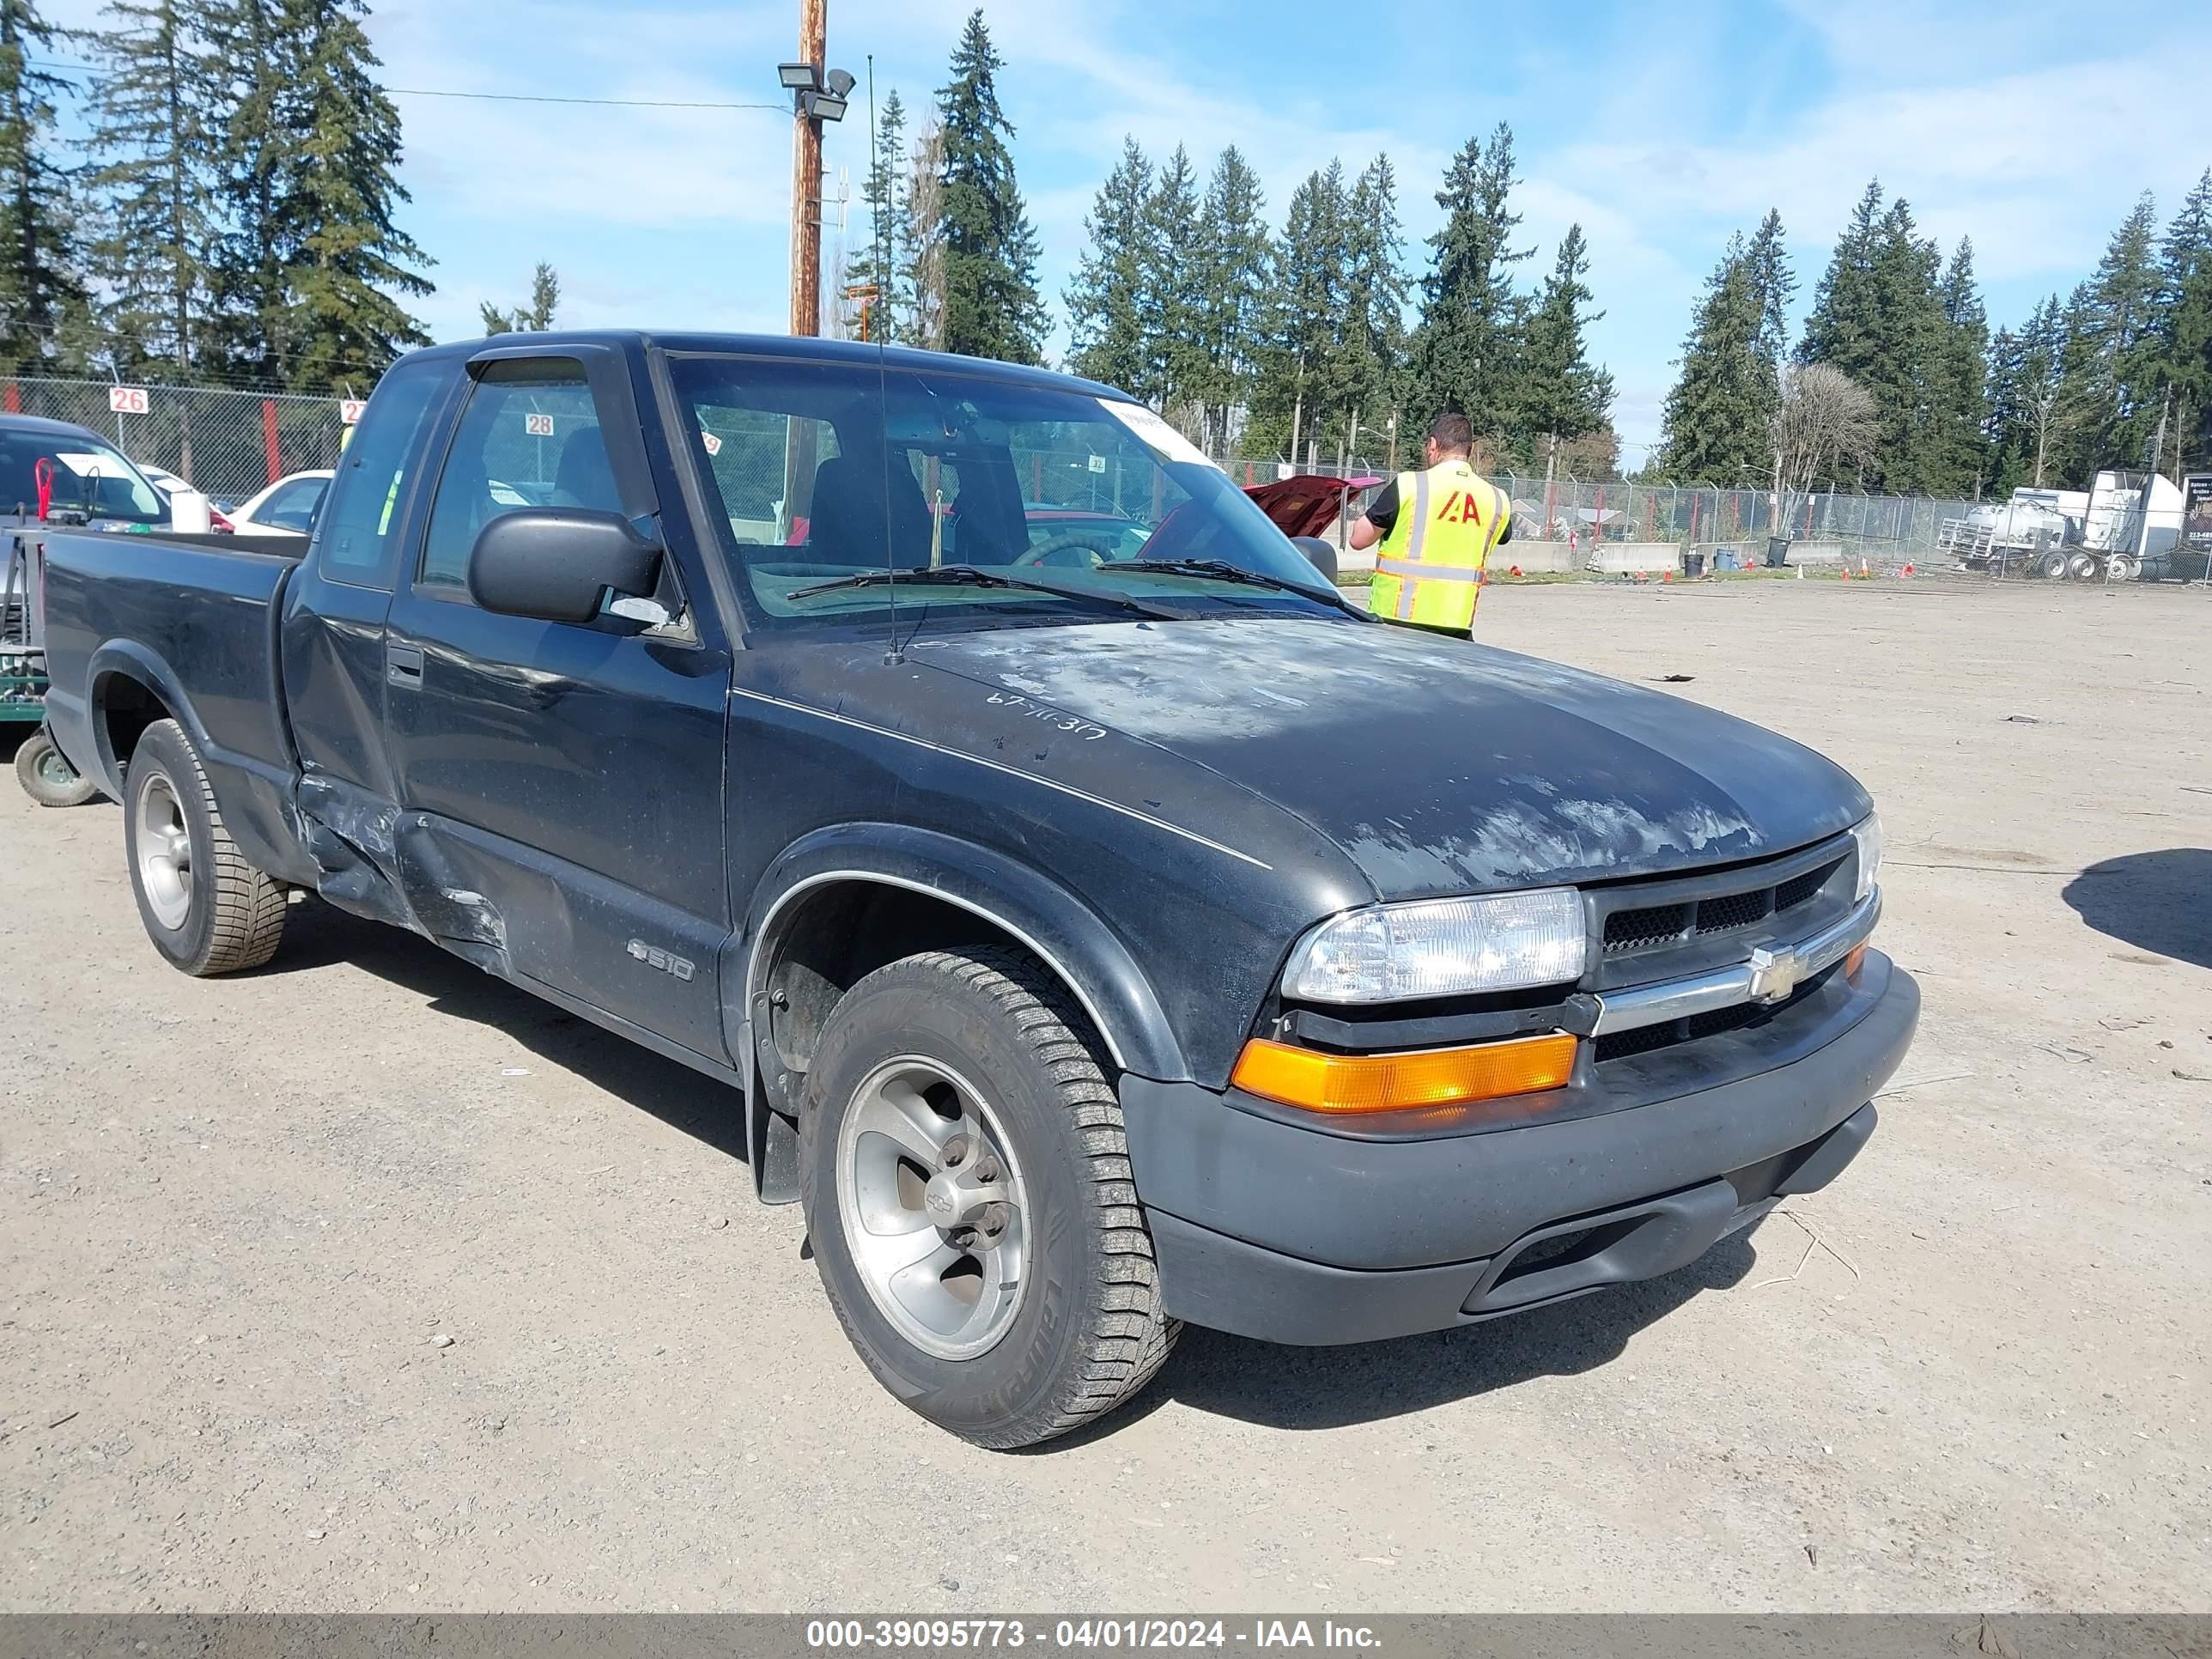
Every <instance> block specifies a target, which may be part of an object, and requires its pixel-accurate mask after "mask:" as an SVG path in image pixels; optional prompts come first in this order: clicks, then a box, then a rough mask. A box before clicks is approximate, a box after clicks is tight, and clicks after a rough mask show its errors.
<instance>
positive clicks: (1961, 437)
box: [1926, 236, 1990, 499]
mask: <svg viewBox="0 0 2212 1659" xmlns="http://www.w3.org/2000/svg"><path fill="white" fill-rule="evenodd" d="M1938 291H1939V294H1940V295H1941V299H1942V307H1943V332H1942V340H1941V343H1940V344H1939V346H1938V348H1937V350H1936V356H1935V357H1934V359H1933V361H1932V362H1930V363H1929V392H1930V397H1929V415H1930V418H1931V420H1932V422H1933V423H1934V427H1933V430H1932V431H1931V433H1930V434H1929V473H1928V477H1927V480H1926V482H1927V483H1928V485H1929V488H1930V489H1933V490H1935V491H1936V493H1937V494H1940V495H1957V496H1964V495H1966V494H1967V493H1968V492H1969V491H1972V493H1973V495H1975V497H1976V498H1977V499H1978V498H1979V496H1980V494H1981V489H1982V486H1983V484H1984V483H1985V482H1986V481H1987V479H1988V477H1989V473H1990V453H1989V447H1988V443H1987V440H1986V438H1985V436H1984V428H1985V427H1986V424H1987V422H1988V419H1989V405H1990V400H1989V352H1990V324H1989V317H1988V315H1987V313H1985V312H1984V310H1983V308H1982V296H1981V294H1980V293H1979V291H1978V289H1976V288H1975V286H1974V245H1973V243H1972V242H1971V241H1969V240H1967V239H1966V237H1964V236H1961V237H1960V239H1959V246H1958V247H1957V248H1956V249H1955V250H1954V252H1953V253H1952V255H1951V263H1950V264H1948V265H1947V266H1945V267H1944V270H1943V278H1942V284H1941V286H1940V289H1939V290H1938Z"/></svg>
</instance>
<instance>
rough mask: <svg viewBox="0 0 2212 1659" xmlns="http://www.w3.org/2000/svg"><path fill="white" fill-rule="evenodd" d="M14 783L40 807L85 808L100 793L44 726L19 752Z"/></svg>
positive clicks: (33, 734) (27, 740) (16, 758)
mask: <svg viewBox="0 0 2212 1659" xmlns="http://www.w3.org/2000/svg"><path fill="white" fill-rule="evenodd" d="M15 781H17V782H18V783H20V784H21V785H22V786H23V793H25V794H27V795H28V796H29V797H30V798H31V799H33V800H34V801H36V802H38V803H39V805H41V806H82V805H84V804H85V802H87V801H88V800H90V799H92V798H93V797H94V795H97V794H98V793H100V786H99V785H98V784H96V783H94V781H92V780H91V779H90V778H88V777H86V776H85V775H83V774H82V773H81V772H79V771H78V770H77V769H76V768H75V767H74V766H71V765H70V763H69V757H68V756H67V755H64V753H62V751H61V750H60V749H59V748H58V747H57V746H56V745H55V744H54V740H53V738H52V736H50V735H49V734H48V733H47V731H46V727H45V726H40V728H39V729H38V730H37V731H35V732H32V733H31V735H30V736H29V737H27V738H24V739H23V741H22V744H21V746H19V747H18V748H17V749H16V750H15Z"/></svg>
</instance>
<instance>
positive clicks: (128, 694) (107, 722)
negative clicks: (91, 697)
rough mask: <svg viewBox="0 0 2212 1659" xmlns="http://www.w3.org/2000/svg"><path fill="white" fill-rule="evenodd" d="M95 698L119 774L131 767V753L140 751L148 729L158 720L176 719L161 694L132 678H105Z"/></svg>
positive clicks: (102, 727)
mask: <svg viewBox="0 0 2212 1659" xmlns="http://www.w3.org/2000/svg"><path fill="white" fill-rule="evenodd" d="M95 698H96V702H95V707H96V708H98V709H99V711H100V730H101V732H102V733H103V734H104V735H105V737H106V741H107V752H108V753H109V754H110V755H112V757H114V759H115V764H116V768H117V769H118V771H119V770H120V769H122V768H123V767H125V765H127V764H129V763H130V760H131V750H135V749H136V748H137V746H138V739H139V738H140V737H142V736H143V735H144V733H145V730H146V728H147V727H148V726H151V725H153V724H154V722H155V721H156V720H174V719H175V718H176V715H175V713H174V711H173V710H172V709H171V708H170V707H169V705H168V704H167V703H166V702H163V701H162V700H161V693H160V692H158V691H156V690H154V688H153V687H152V686H150V685H149V684H146V683H145V682H144V681H143V680H138V679H133V678H131V676H130V675H128V674H122V673H113V674H108V675H105V676H103V677H102V678H101V679H100V685H99V687H98V689H97V691H96V693H95Z"/></svg>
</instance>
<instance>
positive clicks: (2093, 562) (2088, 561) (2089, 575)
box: [2066, 553, 2101, 582]
mask: <svg viewBox="0 0 2212 1659" xmlns="http://www.w3.org/2000/svg"><path fill="white" fill-rule="evenodd" d="M2066 574H2068V575H2069V576H2071V577H2072V578H2073V579H2074V580H2075V581H2077V582H2093V581H2094V580H2097V578H2098V576H2099V575H2100V574H2101V573H2100V571H2099V569H2098V568H2097V556H2096V555H2095V554H2093V553H2076V554H2075V556H2073V557H2072V558H2070V559H2069V560H2068V561H2067V562H2066Z"/></svg>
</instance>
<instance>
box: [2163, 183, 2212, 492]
mask: <svg viewBox="0 0 2212 1659" xmlns="http://www.w3.org/2000/svg"><path fill="white" fill-rule="evenodd" d="M2156 333H2157V338H2158V346H2159V353H2158V355H2159V363H2158V373H2159V374H2160V378H2161V379H2162V380H2164V381H2165V382H2166V384H2167V385H2168V386H2171V387H2172V391H2173V411H2174V425H2173V430H2172V439H2171V441H2170V442H2169V443H2168V444H2167V445H2166V446H2165V449H2166V457H2172V456H2175V455H2179V456H2181V457H2183V458H2185V459H2193V460H2195V461H2197V462H2198V463H2201V462H2202V461H2203V460H2204V459H2206V458H2207V457H2208V456H2212V167H2208V168H2207V169H2206V170H2205V172H2204V174H2203V177H2202V178H2200V179H2197V185H2196V188H2195V189H2193V190H2191V191H2190V192H2189V194H2188V196H2187V197H2186V198H2185V199H2184V200H2183V202H2182V204H2181V210H2180V211H2179V213H2177V214H2176V215H2174V217H2173V222H2172V224H2171V225H2169V226H2167V227H2166V237H2165V240H2163V241H2162V242H2161V243H2160V246H2159V283H2158V321H2157V325H2156ZM2152 462H2153V465H2154V466H2156V465H2161V464H2165V465H2168V468H2169V470H2172V464H2171V463H2170V462H2166V458H2165V457H2156V456H2154V457H2153V458H2152Z"/></svg>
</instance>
